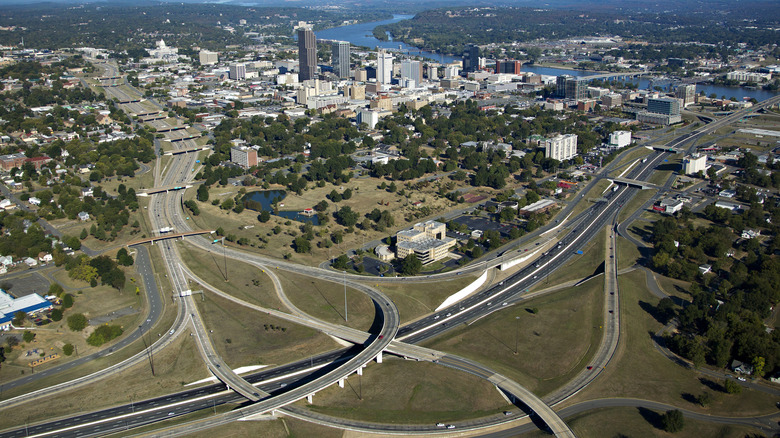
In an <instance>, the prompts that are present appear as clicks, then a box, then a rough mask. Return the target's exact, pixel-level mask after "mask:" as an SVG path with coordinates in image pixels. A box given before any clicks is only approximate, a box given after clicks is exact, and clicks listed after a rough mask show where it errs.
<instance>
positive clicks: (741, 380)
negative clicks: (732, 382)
mask: <svg viewBox="0 0 780 438" xmlns="http://www.w3.org/2000/svg"><path fill="white" fill-rule="evenodd" d="M737 380H739V381H740V382H747V379H746V378H744V377H737Z"/></svg>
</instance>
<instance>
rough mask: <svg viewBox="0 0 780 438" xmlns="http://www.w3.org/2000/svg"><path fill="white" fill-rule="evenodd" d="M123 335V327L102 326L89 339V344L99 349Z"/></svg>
mask: <svg viewBox="0 0 780 438" xmlns="http://www.w3.org/2000/svg"><path fill="white" fill-rule="evenodd" d="M121 335H122V327H120V326H118V325H101V326H100V327H98V328H96V329H95V331H94V332H92V334H91V335H89V337H88V338H87V344H89V345H92V346H95V347H99V346H101V345H103V344H105V343H106V342H108V341H110V340H112V339H114V338H118V337H119V336H121Z"/></svg>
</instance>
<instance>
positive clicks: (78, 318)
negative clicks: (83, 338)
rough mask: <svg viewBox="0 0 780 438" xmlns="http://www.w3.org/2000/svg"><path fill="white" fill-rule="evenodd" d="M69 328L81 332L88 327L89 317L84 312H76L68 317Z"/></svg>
mask: <svg viewBox="0 0 780 438" xmlns="http://www.w3.org/2000/svg"><path fill="white" fill-rule="evenodd" d="M68 328H70V329H71V330H73V331H74V332H80V331H82V330H84V329H85V328H87V317H86V316H84V314H82V313H74V314H73V315H70V316H69V317H68Z"/></svg>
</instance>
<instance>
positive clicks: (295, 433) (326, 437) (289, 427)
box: [187, 414, 344, 438]
mask: <svg viewBox="0 0 780 438" xmlns="http://www.w3.org/2000/svg"><path fill="white" fill-rule="evenodd" d="M282 415H284V414H282ZM215 432H216V430H215V429H210V430H205V431H202V432H195V433H191V434H188V435H187V436H188V437H189V438H214V435H215ZM218 433H219V436H220V438H288V437H317V438H341V437H343V436H344V431H343V430H340V429H334V428H332V427H327V426H320V425H318V424H314V423H309V422H307V421H303V420H298V419H296V418H290V417H284V418H278V419H276V420H261V421H234V422H232V423H229V424H225V425H222V426H219V432H218Z"/></svg>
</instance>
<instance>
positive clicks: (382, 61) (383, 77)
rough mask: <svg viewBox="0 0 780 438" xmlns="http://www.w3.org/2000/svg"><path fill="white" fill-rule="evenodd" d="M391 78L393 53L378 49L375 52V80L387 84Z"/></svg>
mask: <svg viewBox="0 0 780 438" xmlns="http://www.w3.org/2000/svg"><path fill="white" fill-rule="evenodd" d="M392 80H393V55H391V54H390V53H387V52H385V51H384V50H383V49H379V52H378V53H377V54H376V81H377V82H379V83H380V84H382V85H389V84H390V83H391V82H392Z"/></svg>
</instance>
